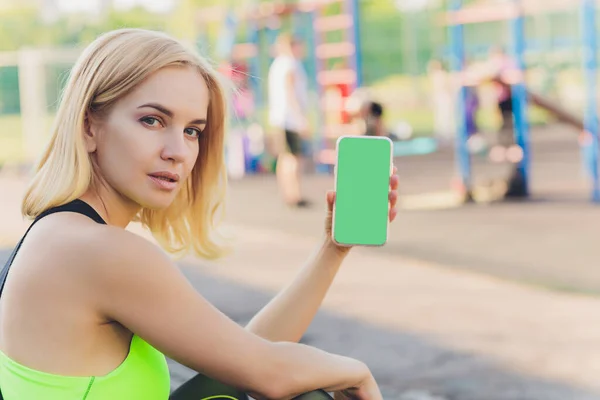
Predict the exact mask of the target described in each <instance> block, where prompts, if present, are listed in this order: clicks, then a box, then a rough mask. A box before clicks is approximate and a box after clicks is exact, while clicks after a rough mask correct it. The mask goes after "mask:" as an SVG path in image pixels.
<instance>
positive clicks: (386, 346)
mask: <svg viewBox="0 0 600 400" xmlns="http://www.w3.org/2000/svg"><path fill="white" fill-rule="evenodd" d="M9 252H10V249H2V250H0V263H1V264H3V263H4V261H5V260H6V259H7V258H8V255H9ZM183 271H184V273H185V275H186V276H187V277H188V279H189V280H190V281H191V282H192V284H193V285H194V287H195V288H196V289H197V290H198V291H199V292H201V293H202V295H203V296H205V297H206V298H207V299H208V300H209V301H211V302H212V303H213V304H214V305H215V306H216V307H217V308H219V309H220V310H221V311H222V312H224V313H225V314H227V315H228V316H229V317H230V318H232V319H233V320H234V321H236V322H237V323H239V324H245V323H246V322H248V321H249V320H250V318H251V317H252V316H253V315H254V314H255V313H256V312H257V311H258V310H259V309H260V307H262V306H263V305H264V304H266V303H267V302H268V300H269V299H270V298H271V297H272V295H273V293H265V292H261V291H257V290H254V289H251V288H247V287H243V286H240V285H238V284H233V283H231V282H228V281H225V280H222V279H217V278H214V277H212V276H210V275H208V274H206V273H204V272H203V271H202V270H201V269H199V268H197V267H183ZM302 341H303V342H304V343H306V344H309V345H313V346H316V347H319V348H322V349H324V350H327V351H330V352H334V353H338V354H343V355H346V356H350V357H355V358H358V359H360V360H363V361H364V362H366V363H367V364H368V365H369V366H370V367H371V369H372V371H373V373H374V375H375V376H376V378H377V380H378V382H379V383H380V385H381V388H382V391H383V393H384V398H385V399H387V400H390V399H399V400H401V399H408V398H409V397H408V396H407V393H410V392H412V393H415V391H417V392H418V391H423V392H425V393H429V394H431V395H437V396H441V397H442V398H443V399H447V400H517V399H518V400H600V393H594V392H592V391H588V390H584V389H580V388H576V387H572V386H569V385H566V384H562V383H558V382H552V381H548V380H542V379H539V378H536V377H531V376H525V375H522V374H519V373H516V372H512V371H509V370H507V369H505V368H502V367H500V366H498V365H494V363H493V362H491V361H490V360H486V359H485V358H482V357H480V356H476V355H473V354H468V353H463V352H457V351H454V350H451V349H447V348H443V347H441V346H439V345H438V344H436V343H435V342H434V341H433V340H428V339H426V338H423V337H417V336H415V335H412V334H406V333H403V332H399V331H392V330H386V329H382V328H379V327H375V326H372V325H369V324H365V323H363V322H360V321H358V320H354V319H351V318H345V317H340V316H338V315H335V314H334V313H331V312H320V313H319V314H318V315H317V317H316V318H315V320H314V322H313V324H312V325H311V327H310V328H309V330H308V332H307V333H306V335H305V337H304V338H303V340H302ZM257 362H260V361H258V360H257ZM169 365H170V367H171V372H172V386H173V388H176V387H178V386H179V385H180V384H181V383H182V382H183V381H185V380H186V379H189V378H190V377H191V376H193V374H194V373H193V372H192V371H191V370H189V369H187V368H185V367H183V366H181V365H179V364H177V363H175V362H173V361H171V360H169ZM410 398H414V397H410ZM423 399H427V397H423Z"/></svg>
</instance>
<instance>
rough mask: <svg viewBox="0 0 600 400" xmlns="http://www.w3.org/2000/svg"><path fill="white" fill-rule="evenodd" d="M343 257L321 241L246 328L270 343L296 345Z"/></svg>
mask: <svg viewBox="0 0 600 400" xmlns="http://www.w3.org/2000/svg"><path fill="white" fill-rule="evenodd" d="M344 258H345V254H343V253H341V252H340V251H339V249H338V248H337V247H336V246H335V245H334V244H332V242H331V240H328V239H327V238H324V239H323V240H322V241H321V242H320V244H319V246H318V247H317V249H316V250H315V252H314V253H313V254H312V255H311V256H310V258H309V259H308V261H307V262H306V264H305V265H304V267H303V268H302V269H301V270H300V272H299V273H298V275H297V276H296V278H295V279H294V280H293V281H292V283H291V284H290V285H289V286H288V287H286V288H285V289H284V290H282V291H281V292H280V293H279V294H278V295H277V296H276V297H275V298H274V299H273V300H271V301H270V302H269V304H267V305H266V306H265V307H264V308H263V309H262V310H261V311H260V312H259V313H258V314H257V315H256V316H255V317H254V318H252V320H251V321H250V322H249V323H248V325H247V326H246V329H248V330H249V331H251V332H253V333H255V334H257V335H258V336H260V337H262V338H265V339H267V340H270V341H272V342H282V341H285V342H298V341H299V340H300V338H301V337H302V335H304V332H305V331H306V329H307V328H308V326H309V325H310V323H311V321H312V320H313V318H314V316H315V314H316V313H317V310H318V309H319V306H320V305H321V302H322V301H323V298H324V297H325V295H326V294H327V291H328V290H329V287H330V286H331V283H332V282H333V279H334V278H335V275H336V274H337V272H338V270H339V268H340V265H341V264H342V261H343V260H344Z"/></svg>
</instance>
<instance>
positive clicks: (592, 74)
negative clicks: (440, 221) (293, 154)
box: [0, 0, 600, 201]
mask: <svg viewBox="0 0 600 400" xmlns="http://www.w3.org/2000/svg"><path fill="white" fill-rule="evenodd" d="M233 3H234V2H230V3H229V4H226V3H222V4H223V5H220V6H215V7H208V8H201V9H199V8H196V9H194V10H193V13H194V14H193V15H194V18H193V19H194V34H193V41H194V42H193V43H191V44H192V45H195V46H197V47H199V48H200V49H201V50H202V51H203V52H204V53H207V54H209V55H210V56H211V57H212V58H213V59H215V60H216V61H217V62H218V63H219V66H220V68H221V71H222V72H223V73H225V74H226V75H228V76H229V77H230V78H231V79H232V80H233V81H234V82H235V84H236V86H237V87H238V90H237V92H236V94H235V95H234V96H233V97H234V98H233V99H232V104H233V109H232V113H231V118H230V120H231V129H230V131H229V138H228V146H227V154H228V163H229V169H230V174H231V175H232V176H233V177H241V176H243V175H245V174H249V173H258V172H262V171H272V170H273V166H274V157H273V156H272V154H271V152H270V145H271V144H270V140H271V137H272V135H271V132H269V128H268V126H267V125H266V124H265V121H266V118H265V116H266V110H265V106H264V105H265V102H266V101H265V100H266V99H265V94H266V90H265V88H266V81H265V79H264V77H266V75H267V71H268V68H269V65H270V63H271V61H272V53H271V46H272V44H273V42H274V40H275V38H276V36H277V35H278V33H279V32H281V31H283V30H286V31H292V32H294V33H295V34H296V35H297V36H298V37H300V38H301V39H302V40H303V41H304V43H305V45H306V50H307V52H306V53H307V54H306V56H307V57H306V58H305V60H304V66H305V68H306V70H307V72H308V75H309V76H310V77H311V81H310V85H311V91H312V103H313V104H315V107H314V112H313V114H312V115H311V119H312V122H313V124H312V125H313V126H314V127H315V130H314V132H313V136H312V139H311V141H310V143H309V144H308V145H307V148H306V153H307V155H310V156H311V157H310V158H311V159H312V160H313V161H314V164H315V166H316V170H317V171H319V172H325V173H327V172H329V171H330V165H331V163H332V161H333V155H334V154H333V147H334V146H333V143H334V142H335V140H336V138H337V137H338V136H340V135H343V134H354V133H356V130H355V126H354V125H353V124H351V123H350V116H349V115H348V112H347V111H348V110H347V103H348V100H349V98H350V96H351V95H352V94H353V93H355V91H356V89H362V88H367V89H369V91H371V89H372V91H371V93H374V96H375V98H377V99H378V100H380V101H381V102H382V103H383V104H384V105H385V107H386V113H387V114H388V115H391V118H390V119H389V121H391V123H390V127H391V129H389V128H388V130H390V131H394V133H397V135H396V136H397V138H398V139H399V140H396V141H395V148H394V149H395V154H396V156H408V155H415V154H429V153H432V152H435V151H437V150H439V148H440V146H438V142H437V140H436V139H437V138H434V137H432V136H431V132H430V131H429V130H430V129H431V128H430V127H429V126H430V120H431V119H432V114H433V112H432V107H431V105H430V100H429V99H430V97H431V92H430V89H429V84H428V83H427V78H426V77H424V74H423V72H424V71H425V66H426V65H427V63H428V62H429V60H430V59H431V58H433V57H436V58H439V59H441V60H444V61H449V62H450V64H451V66H452V69H453V74H454V75H456V74H458V73H459V72H460V71H462V70H463V69H464V67H465V64H466V63H467V62H469V61H472V60H474V59H479V58H483V57H485V55H486V54H487V52H488V50H489V48H490V47H492V46H495V45H506V44H509V46H508V47H509V48H510V53H511V56H512V57H513V58H514V59H515V61H516V62H517V64H518V66H519V68H520V69H521V70H522V71H523V72H524V76H526V81H521V82H519V83H518V84H515V85H513V87H512V92H513V95H514V96H513V102H514V110H515V117H514V125H515V137H516V142H517V144H519V146H520V147H521V148H522V149H523V158H522V160H521V161H520V162H519V164H518V165H517V170H518V175H519V176H520V177H521V178H522V182H523V189H524V193H526V194H529V193H530V183H531V174H530V168H531V162H534V160H531V158H530V150H531V149H530V137H529V136H530V133H529V128H530V126H531V125H532V124H533V123H534V120H530V119H529V118H528V117H530V116H532V110H534V111H536V110H538V109H543V110H545V111H546V112H547V114H551V115H553V116H554V120H558V121H562V122H564V123H567V124H568V125H570V126H572V127H573V128H575V129H574V130H575V132H577V133H578V134H581V133H582V132H586V133H585V134H581V135H580V142H581V144H582V145H581V153H582V159H583V160H584V161H585V164H586V166H587V168H586V169H587V171H588V172H589V176H590V182H591V189H592V190H591V191H592V196H591V197H592V199H593V200H595V201H599V199H600V185H599V183H598V181H599V179H598V168H597V163H598V160H597V159H598V123H597V98H596V96H597V94H596V91H597V83H596V79H597V63H596V59H597V54H596V51H597V50H596V47H597V43H596V39H597V37H596V36H597V33H596V27H595V23H596V22H595V16H596V10H597V5H596V4H595V2H594V1H592V0H577V1H574V2H564V1H561V0H520V1H519V0H509V1H494V0H463V1H460V0H448V1H445V2H435V1H430V2H425V1H417V2H416V3H418V5H419V7H416V8H415V7H412V8H411V7H409V9H410V10H409V9H407V7H406V4H407V2H402V1H400V2H398V1H391V0H390V1H386V2H384V1H382V2H377V3H370V2H359V1H358V0H314V1H300V0H298V1H296V2H293V1H288V2H284V3H282V2H276V1H271V2H246V3H245V4H244V5H236V6H235V7H234V6H233ZM387 3H389V4H387ZM427 4H429V5H427ZM432 4H433V5H432ZM399 6H402V7H399ZM375 7H378V8H379V11H378V12H379V14H377V15H376V14H375V13H374V11H373V9H374V8H375ZM386 7H387V8H386ZM445 7H446V8H445ZM381 10H385V13H383V14H382V11H381ZM382 15H383V16H382ZM374 17H376V18H377V19H376V21H377V22H376V24H377V26H375V25H374V24H375V23H374V22H373V21H374V19H372V18H374ZM399 24H400V25H402V27H401V28H398V29H396V26H398V25H399ZM365 26H366V27H367V28H366V29H364V28H365ZM579 27H580V28H579ZM377 29H381V30H377ZM401 36H402V37H401ZM505 38H510V40H509V41H508V43H506V42H505ZM396 39H397V40H396ZM188 40H189V38H188ZM378 46H379V47H378ZM582 48H583V49H584V51H583V52H582V51H581V49H582ZM78 54H79V49H68V48H67V49H64V48H63V49H58V48H54V49H44V50H41V49H31V48H23V49H21V50H18V51H12V52H0V114H15V113H20V118H19V119H18V121H19V123H20V124H21V125H22V143H23V146H22V147H23V148H24V149H25V150H26V151H27V154H26V158H27V159H28V160H31V159H32V158H33V157H34V156H35V155H36V154H38V152H39V148H40V143H43V140H40V132H45V131H47V118H46V115H47V114H51V112H52V111H53V110H52V109H53V107H54V106H55V104H56V98H57V97H58V93H59V92H60V88H61V86H62V84H63V82H64V77H65V76H66V75H65V74H66V73H67V71H68V69H69V68H70V66H71V65H72V63H73V62H74V61H75V59H76V57H77V56H78ZM564 66H568V68H570V70H569V73H571V74H573V71H575V74H581V71H583V74H581V81H582V82H579V81H577V79H578V78H575V80H576V81H577V83H578V84H579V85H580V86H577V85H572V84H571V82H569V83H564V82H561V85H560V88H559V89H557V87H559V86H558V85H554V86H553V85H552V83H555V82H551V83H550V84H549V83H548V82H549V81H552V79H546V80H545V81H543V82H541V81H540V79H539V78H538V76H540V75H544V76H548V75H551V76H553V77H555V76H556V75H557V74H555V75H552V74H553V73H554V71H551V72H550V73H545V74H538V71H540V70H545V71H547V70H551V69H559V68H563V67H564ZM565 69H566V68H565ZM533 72H535V73H533ZM563 75H566V74H563ZM577 76H579V75H577ZM532 78H533V79H532ZM561 79H562V78H561ZM549 88H550V89H549ZM568 90H570V92H568ZM575 91H576V92H577V95H576V96H574V95H573V94H572V93H573V92H575ZM583 91H585V96H581V95H580V94H579V93H580V92H583ZM565 93H567V94H570V96H569V97H567V96H564V94H565ZM574 97H575V98H577V99H579V97H581V98H582V101H581V103H582V104H579V101H577V102H575V101H573V98H574ZM555 99H561V100H560V101H556V100H555ZM465 101H466V90H465V88H460V90H458V93H456V95H455V97H454V98H453V101H452V104H451V106H452V107H453V108H454V109H455V112H456V116H457V117H458V118H456V119H455V120H456V125H457V127H456V129H455V131H456V140H455V154H456V157H455V159H456V165H457V168H456V170H457V174H458V175H459V176H460V181H461V185H462V187H463V188H464V190H466V191H469V190H470V189H472V186H473V179H472V171H471V168H472V163H471V158H472V157H473V156H472V155H471V154H469V151H468V149H467V142H466V116H465ZM574 103H577V104H576V106H574ZM49 110H50V112H48V111H49ZM533 114H535V115H534V117H535V116H537V115H539V113H537V111H536V112H535V113H533ZM580 114H581V115H580ZM544 115H546V114H544ZM407 116H408V117H410V118H408V119H410V122H407V120H405V117H407ZM14 120H16V119H14ZM419 120H420V121H424V122H425V123H424V124H422V125H423V126H425V128H422V127H416V126H415V124H413V122H415V121H419ZM538 120H539V119H535V121H538ZM567 135H570V133H568V134H566V135H565V136H567ZM574 140H576V139H575V136H574ZM0 150H1V149H0Z"/></svg>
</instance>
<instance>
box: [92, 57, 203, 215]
mask: <svg viewBox="0 0 600 400" xmlns="http://www.w3.org/2000/svg"><path fill="white" fill-rule="evenodd" d="M208 103H209V91H208V88H207V86H206V82H205V81H204V79H203V78H202V76H201V75H200V73H199V72H198V71H196V70H194V69H192V68H187V67H169V68H164V69H162V70H160V71H158V72H156V73H154V74H152V75H151V76H150V77H149V78H148V79H147V80H146V81H144V82H143V83H142V84H141V85H139V86H138V87H137V88H136V89H135V90H134V91H133V92H131V93H130V94H128V95H127V96H125V97H123V98H122V99H120V100H119V101H117V102H116V103H115V105H114V106H113V107H112V109H111V110H110V112H109V113H108V115H106V116H105V117H103V118H102V119H101V120H100V121H93V122H92V123H91V124H90V129H89V133H88V137H87V141H88V151H90V152H94V154H93V156H94V157H95V158H96V162H97V165H98V167H99V168H98V169H99V174H100V176H101V177H102V179H103V180H104V181H105V183H106V184H107V185H108V186H109V188H110V189H111V190H112V191H114V192H116V193H117V194H118V195H120V196H121V197H122V198H124V199H126V200H127V201H129V202H132V203H134V204H137V205H138V206H141V207H144V208H150V209H161V208H165V207H168V206H169V205H170V204H171V203H172V202H173V200H174V199H175V196H176V195H177V193H178V192H179V190H181V188H182V186H183V185H185V184H186V181H187V179H188V177H189V175H190V173H191V171H192V168H193V167H194V165H195V163H196V158H197V157H198V146H199V141H198V138H199V137H200V136H201V135H203V134H204V133H203V130H204V128H205V126H206V118H207V111H208Z"/></svg>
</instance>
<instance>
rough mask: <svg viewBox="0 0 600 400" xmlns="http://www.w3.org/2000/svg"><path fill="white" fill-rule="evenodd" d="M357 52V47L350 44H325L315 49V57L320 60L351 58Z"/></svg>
mask: <svg viewBox="0 0 600 400" xmlns="http://www.w3.org/2000/svg"><path fill="white" fill-rule="evenodd" d="M355 51H356V47H355V46H354V44H352V43H350V42H340V43H323V44H320V45H318V46H317V48H316V49H315V56H316V57H317V58H320V59H329V58H338V57H350V56H351V55H353V54H354V52H355Z"/></svg>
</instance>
